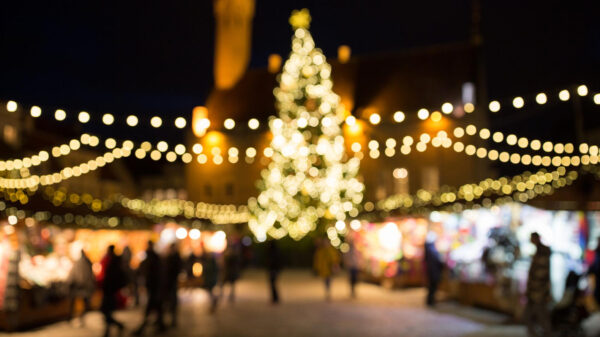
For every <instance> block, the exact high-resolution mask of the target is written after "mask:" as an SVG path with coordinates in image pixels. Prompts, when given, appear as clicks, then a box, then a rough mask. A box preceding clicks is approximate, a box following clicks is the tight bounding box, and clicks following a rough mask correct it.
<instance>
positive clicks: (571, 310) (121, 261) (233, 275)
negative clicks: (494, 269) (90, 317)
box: [69, 233, 600, 336]
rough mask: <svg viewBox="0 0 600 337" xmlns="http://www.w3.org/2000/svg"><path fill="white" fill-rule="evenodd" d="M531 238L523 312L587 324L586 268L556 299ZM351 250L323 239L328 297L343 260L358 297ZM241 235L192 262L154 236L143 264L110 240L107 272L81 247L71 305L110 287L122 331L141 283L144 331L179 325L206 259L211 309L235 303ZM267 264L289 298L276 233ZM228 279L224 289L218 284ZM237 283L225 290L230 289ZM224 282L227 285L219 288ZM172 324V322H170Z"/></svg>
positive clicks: (597, 267) (529, 320)
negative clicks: (184, 280)
mask: <svg viewBox="0 0 600 337" xmlns="http://www.w3.org/2000/svg"><path fill="white" fill-rule="evenodd" d="M435 241H436V238H435V235H434V234H433V233H432V234H431V235H428V236H427V238H426V242H425V246H424V270H425V274H426V286H427V290H428V293H427V296H426V301H425V302H426V304H427V305H428V306H434V305H435V298H436V292H437V288H438V285H439V284H440V281H441V279H442V274H443V273H442V272H443V268H444V263H443V259H442V257H441V256H440V254H439V253H438V251H437V249H436V247H435ZM531 242H532V243H533V245H535V247H536V252H535V254H534V255H533V257H532V260H531V265H530V269H529V275H528V280H527V288H526V292H525V297H526V300H527V303H526V307H525V310H524V314H523V318H524V321H525V322H526V324H527V328H528V332H529V334H530V335H531V336H547V335H548V334H549V333H550V331H555V330H557V329H558V330H560V329H566V331H573V330H574V329H580V323H581V321H582V320H583V319H584V318H585V317H587V313H586V311H585V306H584V305H583V297H584V296H583V292H582V291H581V289H580V287H579V284H580V282H579V281H580V278H581V276H582V275H578V274H577V273H575V272H570V273H569V275H568V277H567V280H566V286H565V291H564V295H563V298H562V299H561V300H560V301H559V302H557V303H556V304H553V300H552V295H551V282H550V257H551V250H550V248H549V247H547V246H545V245H544V244H543V243H542V240H541V239H540V236H539V235H538V234H537V233H533V234H532V235H531ZM348 244H349V245H348V246H349V249H348V250H347V252H346V253H345V254H343V255H342V254H340V253H339V251H338V250H337V249H335V248H334V247H333V246H332V245H331V244H330V242H329V240H328V239H327V238H318V239H316V240H315V251H314V256H313V271H314V273H315V275H316V276H318V277H319V278H320V279H321V280H322V281H323V285H324V294H325V296H324V297H325V299H326V300H328V301H329V300H330V299H331V279H332V277H333V276H334V275H335V274H336V272H337V271H338V270H339V269H340V268H341V265H342V264H343V265H344V267H345V268H346V269H347V271H348V276H349V278H348V281H349V284H350V290H351V292H350V295H351V297H355V296H356V290H355V289H356V287H355V286H356V283H357V280H358V271H359V269H358V258H357V252H356V248H355V246H354V244H353V242H352V241H351V240H350V241H348ZM241 247H242V246H241V244H240V243H239V242H237V243H236V242H230V243H229V244H228V245H227V248H226V250H225V251H224V252H223V253H222V254H219V256H217V254H214V253H211V252H209V251H206V250H203V253H202V254H201V255H200V256H195V255H193V254H192V255H191V256H189V257H188V259H187V260H186V261H184V260H183V259H182V258H181V256H180V254H179V250H178V247H177V245H176V244H175V243H173V244H171V245H170V246H168V248H167V249H166V250H164V252H163V254H162V255H159V254H158V253H157V252H156V250H155V247H154V244H153V242H152V241H149V242H148V245H147V249H146V251H145V258H144V260H143V261H142V262H141V263H140V265H139V267H138V268H137V269H136V270H133V269H132V268H131V251H130V250H129V248H127V247H126V248H125V249H124V250H123V252H122V254H120V255H117V254H116V253H115V247H114V246H112V245H111V246H109V247H108V249H107V252H106V255H105V256H104V258H103V259H102V260H101V262H100V265H101V268H100V271H99V272H97V273H96V274H95V273H94V272H93V268H92V263H91V261H90V259H89V258H88V257H87V256H86V254H85V252H84V251H83V250H82V251H81V257H80V258H79V260H77V261H76V262H75V263H74V265H73V269H72V271H71V274H70V276H69V283H70V293H71V295H72V296H71V308H72V311H74V308H75V303H76V301H80V302H82V303H83V314H85V312H87V311H89V310H90V309H91V307H92V305H91V301H92V296H93V295H94V293H95V292H96V290H97V289H101V290H102V302H101V305H100V311H101V312H102V314H103V315H104V320H105V324H106V328H105V336H108V335H109V334H110V330H111V329H112V327H113V326H114V327H116V328H117V329H118V330H120V331H122V330H123V329H124V326H123V324H122V323H121V322H119V321H117V320H116V319H115V318H114V317H113V313H114V311H115V310H117V309H119V308H123V307H125V306H126V303H127V300H128V298H127V297H129V299H130V301H134V303H135V305H139V304H140V302H141V301H140V296H139V289H141V288H143V289H145V294H146V296H145V299H146V300H145V301H144V303H145V310H144V316H143V320H142V323H141V324H140V326H139V327H138V328H137V329H136V330H135V331H134V334H136V335H141V334H143V333H144V332H145V330H146V329H147V327H148V325H149V324H150V323H151V322H153V323H154V326H155V328H156V329H157V330H159V331H164V330H166V329H168V328H172V327H176V326H177V309H178V295H177V291H178V286H179V284H180V279H181V277H182V276H183V277H185V276H188V277H197V276H198V275H194V273H193V271H192V269H193V268H191V266H192V265H196V264H198V263H200V264H201V267H202V272H201V281H202V282H201V284H202V287H203V288H204V289H206V291H207V293H208V296H209V299H210V301H209V303H210V305H209V312H210V313H214V312H215V311H216V309H217V305H218V302H219V299H220V298H221V297H226V298H227V299H228V300H229V301H230V302H234V301H235V298H236V292H235V284H236V281H237V280H238V279H239V277H240V274H241V270H242V265H243V261H242V260H243V258H242V249H241ZM265 248H266V250H265V261H264V262H265V266H266V269H267V275H268V281H269V282H268V283H269V286H270V294H271V302H272V303H273V304H278V303H279V302H280V300H281V298H280V295H279V290H278V277H279V274H280V272H281V270H282V268H283V264H284V263H283V258H282V254H281V251H280V248H279V246H278V244H277V242H276V241H275V240H271V241H268V242H267V243H266V245H265ZM588 274H591V275H594V276H595V278H596V279H597V280H600V247H599V248H598V249H597V251H596V260H595V261H594V263H593V264H592V265H591V266H590V268H589V270H588ZM219 285H220V288H219V287H218V286H219ZM227 288H229V289H228V290H229V291H228V295H227V296H225V289H227ZM219 289H220V291H218V290H219ZM593 294H594V298H595V299H596V302H597V303H600V287H595V289H594V292H593ZM83 314H81V315H80V316H79V317H77V318H75V319H74V320H73V322H74V324H77V325H82V324H83ZM167 323H168V324H167Z"/></svg>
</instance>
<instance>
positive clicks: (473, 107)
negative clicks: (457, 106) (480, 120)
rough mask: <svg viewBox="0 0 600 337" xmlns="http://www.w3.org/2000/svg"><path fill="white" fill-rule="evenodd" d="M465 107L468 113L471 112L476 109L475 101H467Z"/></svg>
mask: <svg viewBox="0 0 600 337" xmlns="http://www.w3.org/2000/svg"><path fill="white" fill-rule="evenodd" d="M463 109H464V110H465V112H466V113H469V114H470V113H471V112H473V111H475V105H473V103H466V104H465V106H464V107H463Z"/></svg>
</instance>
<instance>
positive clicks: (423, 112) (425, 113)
mask: <svg viewBox="0 0 600 337" xmlns="http://www.w3.org/2000/svg"><path fill="white" fill-rule="evenodd" d="M417 116H418V117H419V119H421V120H426V119H427V118H428V117H429V110H427V109H419V111H418V112H417Z"/></svg>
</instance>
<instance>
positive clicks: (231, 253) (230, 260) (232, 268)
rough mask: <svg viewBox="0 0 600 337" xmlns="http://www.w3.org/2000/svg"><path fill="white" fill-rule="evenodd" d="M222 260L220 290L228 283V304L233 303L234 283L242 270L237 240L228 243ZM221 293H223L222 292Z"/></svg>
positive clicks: (239, 247) (239, 244)
mask: <svg viewBox="0 0 600 337" xmlns="http://www.w3.org/2000/svg"><path fill="white" fill-rule="evenodd" d="M223 260H224V272H223V274H224V275H223V284H222V288H224V287H225V284H227V283H229V285H230V290H229V302H233V301H235V282H236V281H237V280H238V278H239V277H240V272H241V269H242V247H241V243H240V242H239V240H238V241H234V240H231V241H230V243H229V244H228V245H227V249H226V250H225V253H224V256H223ZM222 292H224V291H223V290H222Z"/></svg>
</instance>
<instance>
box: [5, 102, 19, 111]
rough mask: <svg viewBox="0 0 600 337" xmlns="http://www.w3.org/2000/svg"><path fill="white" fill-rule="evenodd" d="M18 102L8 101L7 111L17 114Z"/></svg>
mask: <svg viewBox="0 0 600 337" xmlns="http://www.w3.org/2000/svg"><path fill="white" fill-rule="evenodd" d="M17 107H18V105H17V102H15V101H8V102H6V110H8V112H15V111H17Z"/></svg>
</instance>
